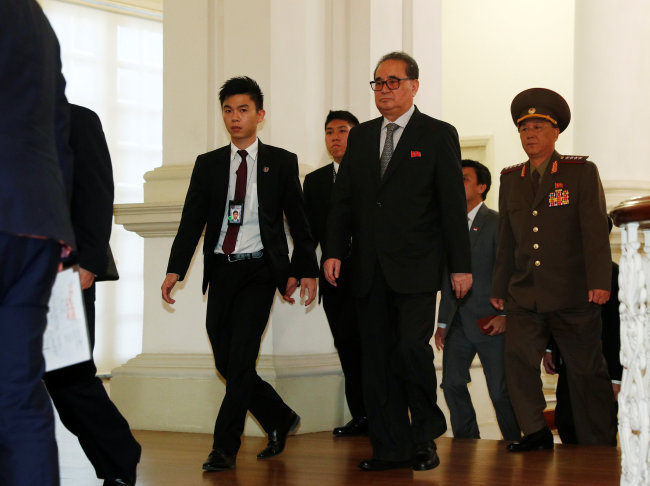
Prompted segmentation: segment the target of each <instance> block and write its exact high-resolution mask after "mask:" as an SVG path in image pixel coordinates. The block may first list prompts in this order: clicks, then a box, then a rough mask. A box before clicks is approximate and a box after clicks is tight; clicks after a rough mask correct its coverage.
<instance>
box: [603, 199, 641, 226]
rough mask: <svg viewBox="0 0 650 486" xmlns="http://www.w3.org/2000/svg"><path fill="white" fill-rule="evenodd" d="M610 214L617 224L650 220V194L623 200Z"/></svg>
mask: <svg viewBox="0 0 650 486" xmlns="http://www.w3.org/2000/svg"><path fill="white" fill-rule="evenodd" d="M609 215H610V216H611V217H612V219H613V220H614V224H615V225H616V226H621V225H622V224H626V223H631V222H638V223H640V222H643V221H650V196H641V197H635V198H633V199H628V200H627V201H623V202H622V203H620V204H619V205H618V206H616V207H615V208H614V209H612V211H611V212H610V213H609Z"/></svg>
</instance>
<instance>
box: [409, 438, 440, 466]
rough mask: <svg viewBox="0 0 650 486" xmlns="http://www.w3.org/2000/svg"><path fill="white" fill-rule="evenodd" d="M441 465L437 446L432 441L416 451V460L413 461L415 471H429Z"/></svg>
mask: <svg viewBox="0 0 650 486" xmlns="http://www.w3.org/2000/svg"><path fill="white" fill-rule="evenodd" d="M439 465H440V458H439V457H438V453H437V452H436V444H435V442H433V441H432V440H431V441H429V442H425V443H424V444H420V445H419V446H418V447H416V449H415V459H414V460H413V470H414V471H428V470H429V469H433V468H435V467H438V466H439Z"/></svg>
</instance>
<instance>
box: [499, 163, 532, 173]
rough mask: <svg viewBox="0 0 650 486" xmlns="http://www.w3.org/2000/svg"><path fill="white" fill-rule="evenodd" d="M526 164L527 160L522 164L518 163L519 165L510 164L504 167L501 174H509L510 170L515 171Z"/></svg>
mask: <svg viewBox="0 0 650 486" xmlns="http://www.w3.org/2000/svg"><path fill="white" fill-rule="evenodd" d="M524 165H526V162H522V163H521V164H517V165H510V166H508V167H506V168H504V169H503V170H502V171H501V175H503V174H508V173H509V172H514V171H516V170H519V169H521V167H522V166H524Z"/></svg>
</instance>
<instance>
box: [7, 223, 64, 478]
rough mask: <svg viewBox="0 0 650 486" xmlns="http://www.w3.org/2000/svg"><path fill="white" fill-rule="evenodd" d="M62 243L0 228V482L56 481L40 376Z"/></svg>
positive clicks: (50, 423)
mask: <svg viewBox="0 0 650 486" xmlns="http://www.w3.org/2000/svg"><path fill="white" fill-rule="evenodd" d="M60 255H61V247H60V245H59V244H58V243H57V242H55V241H54V240H45V239H37V238H25V237H20V236H14V235H9V234H6V233H2V232H0V485H2V486H34V485H39V486H53V485H58V484H59V461H58V457H57V447H56V441H55V439H54V416H53V414H52V405H51V404H50V399H49V397H48V396H47V392H46V390H45V387H44V386H43V382H42V380H41V377H42V376H43V371H44V369H45V360H44V359H43V332H45V325H46V324H47V304H48V301H49V298H50V293H51V291H52V284H53V283H54V279H55V277H56V269H57V265H58V263H59V258H60Z"/></svg>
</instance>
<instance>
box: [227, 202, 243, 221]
mask: <svg viewBox="0 0 650 486" xmlns="http://www.w3.org/2000/svg"><path fill="white" fill-rule="evenodd" d="M243 223H244V201H240V200H236V199H231V200H230V201H228V226H230V225H235V226H241V225H242V224H243Z"/></svg>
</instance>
